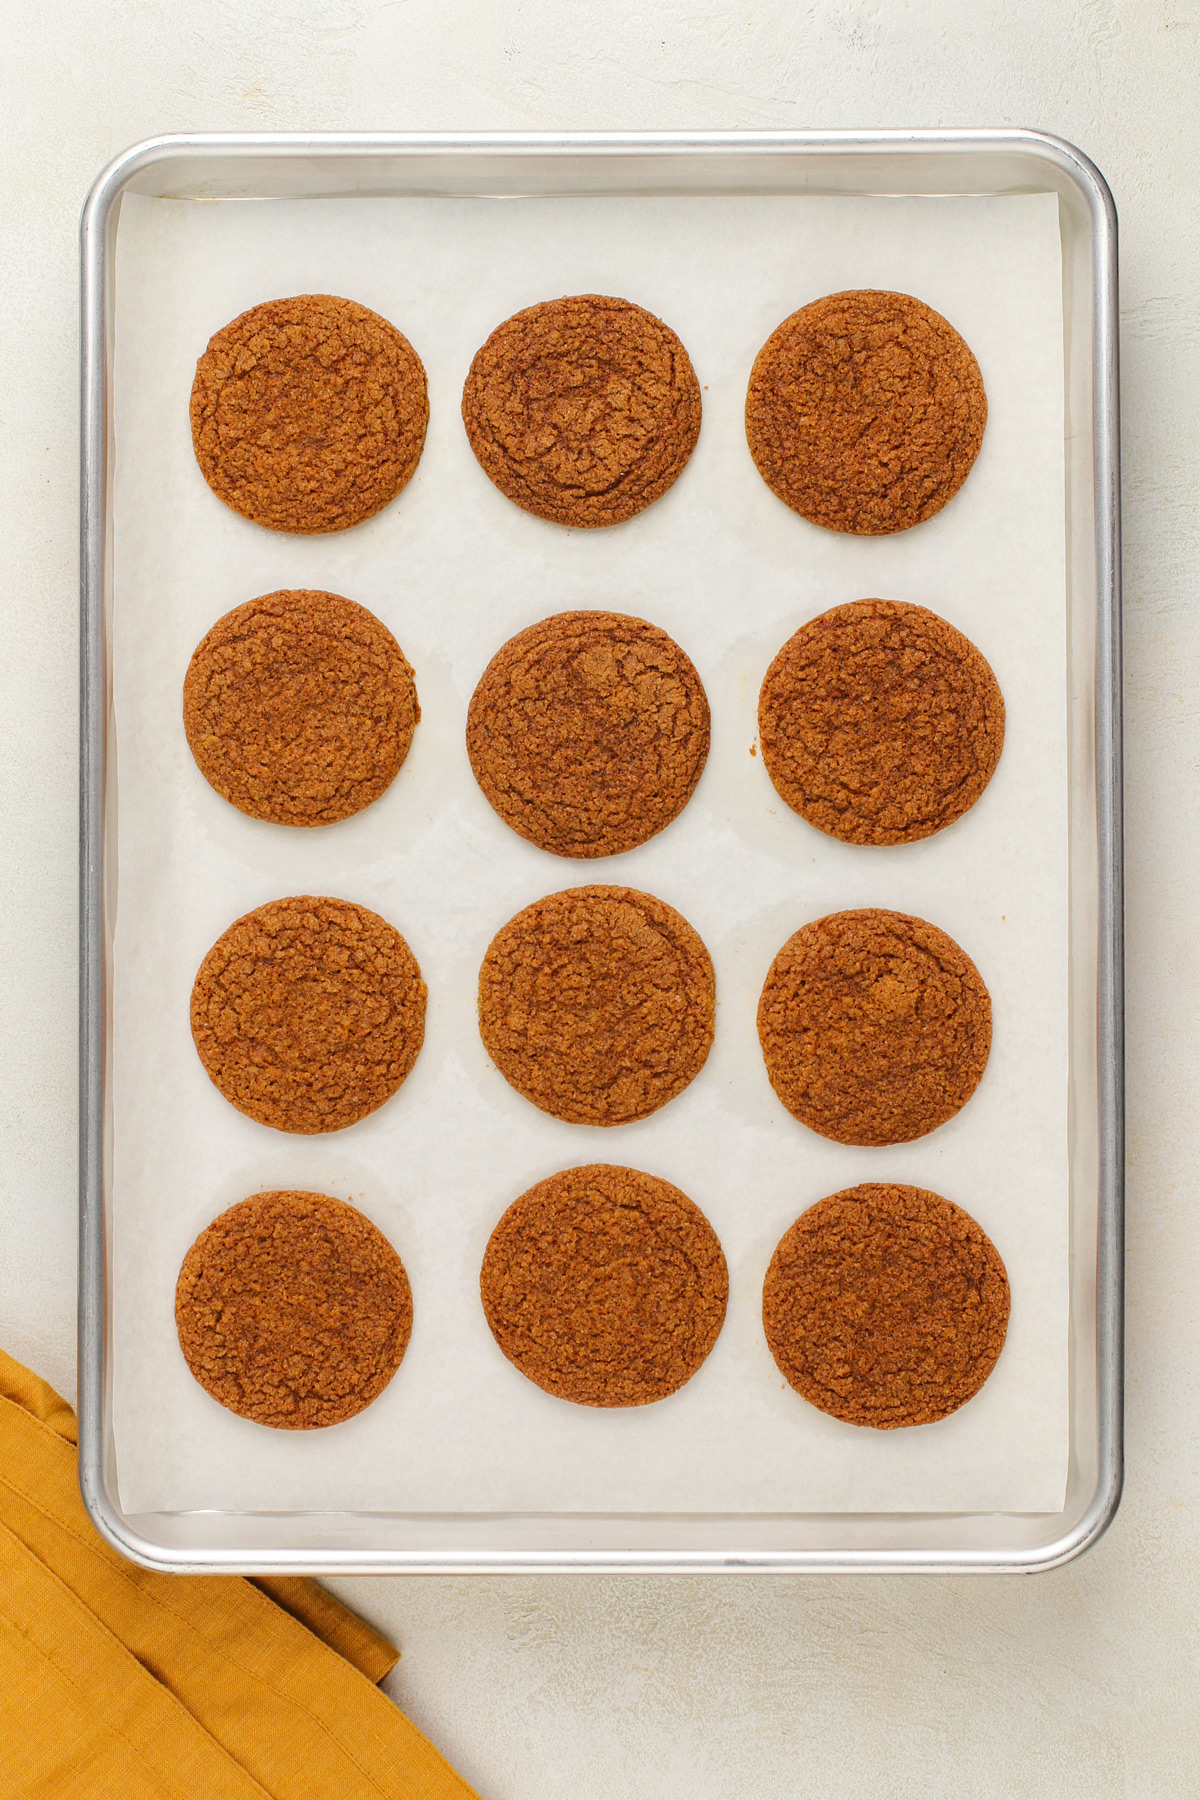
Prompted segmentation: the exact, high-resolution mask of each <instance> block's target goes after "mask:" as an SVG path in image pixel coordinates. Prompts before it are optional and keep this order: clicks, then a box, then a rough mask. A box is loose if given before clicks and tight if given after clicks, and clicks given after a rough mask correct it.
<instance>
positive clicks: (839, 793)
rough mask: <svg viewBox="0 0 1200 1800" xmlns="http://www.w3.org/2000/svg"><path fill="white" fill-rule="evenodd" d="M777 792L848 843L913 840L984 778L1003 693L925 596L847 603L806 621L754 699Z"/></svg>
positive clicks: (976, 792)
mask: <svg viewBox="0 0 1200 1800" xmlns="http://www.w3.org/2000/svg"><path fill="white" fill-rule="evenodd" d="M758 731H759V737H760V739H761V742H762V753H763V762H764V763H765V764H766V769H767V773H768V775H770V777H771V780H772V781H773V782H774V784H775V788H776V791H777V792H778V794H779V796H780V798H781V799H782V800H786V801H787V803H788V805H789V806H790V807H792V809H793V810H794V811H795V812H798V813H799V814H800V815H801V817H802V818H805V819H807V820H808V822H809V824H810V825H815V826H816V827H817V828H818V830H820V831H827V832H828V833H829V834H830V836H831V837H836V838H841V840H842V842H843V843H846V844H910V843H912V842H913V841H914V840H915V839H917V838H924V837H930V836H931V835H932V834H933V833H934V832H935V831H941V830H942V829H943V828H944V827H945V826H947V825H952V824H953V823H954V821H955V819H958V818H961V817H962V815H963V813H965V812H966V811H967V809H968V807H971V806H974V804H975V802H976V800H978V798H979V796H980V794H982V792H983V790H984V788H985V787H986V786H987V784H988V782H989V781H990V780H991V778H992V772H993V770H994V769H995V767H996V763H997V761H998V760H999V757H1000V751H1001V748H1002V746H1003V744H1004V701H1003V699H1002V698H1001V695H1000V689H999V688H998V687H997V685H996V677H995V676H994V675H993V674H992V671H991V669H990V668H989V666H988V664H987V663H986V662H985V661H984V659H983V657H982V656H981V655H980V654H979V652H978V650H977V649H976V648H975V646H974V644H972V643H971V642H970V640H969V639H968V638H965V637H964V636H963V635H962V633H961V632H960V631H955V629H954V627H953V625H947V623H946V621H945V619H939V618H938V616H937V614H936V613H931V612H927V611H926V609H925V608H924V607H923V606H908V605H905V604H903V603H902V602H900V601H896V600H856V601H854V602H853V604H852V605H850V606H835V607H834V608H833V610H832V612H827V613H823V614H822V615H821V617H820V618H819V619H813V620H812V621H811V623H810V624H808V625H802V626H801V627H800V630H799V631H797V632H796V633H795V634H794V635H793V636H792V637H790V638H789V639H788V641H787V643H786V644H785V645H784V646H783V649H782V650H781V651H780V652H779V655H778V656H777V657H776V658H775V660H774V662H773V663H772V664H771V666H770V668H769V669H768V670H767V673H766V676H765V678H764V680H763V684H762V692H761V694H760V695H759V700H758Z"/></svg>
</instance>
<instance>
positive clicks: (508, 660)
mask: <svg viewBox="0 0 1200 1800" xmlns="http://www.w3.org/2000/svg"><path fill="white" fill-rule="evenodd" d="M708 742H709V710H708V700H707V697H706V695H705V692H704V688H703V685H702V683H701V681H700V677H699V675H697V673H696V671H695V669H694V668H693V666H692V664H691V662H690V660H689V659H688V657H687V656H685V654H684V652H683V651H682V650H681V649H680V648H679V645H678V644H676V643H675V642H674V640H673V639H671V638H669V637H668V636H667V634H666V632H665V631H660V630H659V629H658V627H657V626H656V625H650V624H648V623H647V622H646V620H644V619H637V618H631V617H628V616H627V615H625V614H623V613H609V612H569V613H557V614H556V615H555V616H554V617H553V618H549V619H542V620H541V621H540V622H539V623H538V624H537V625H531V626H529V628H528V629H527V630H525V631H521V632H518V633H517V635H516V637H514V638H510V639H509V641H508V643H507V644H505V645H504V646H503V647H502V648H501V649H500V650H498V651H497V653H496V655H495V656H494V657H493V658H492V660H491V662H490V663H489V664H488V666H487V668H486V669H485V670H484V673H483V676H482V678H481V680H480V682H479V685H478V687H477V688H476V689H475V693H474V695H473V696H472V699H471V705H470V709H469V711H468V713H467V752H468V755H469V756H470V758H471V767H472V769H473V770H474V772H475V779H476V781H478V783H479V785H480V787H481V788H482V790H483V792H484V794H485V795H486V796H487V799H488V800H489V802H490V803H491V805H492V806H493V808H494V809H495V811H496V812H497V813H498V814H499V815H500V817H501V818H502V819H503V820H504V822H505V824H506V825H510V826H511V827H512V829H513V830H514V831H516V832H518V833H519V834H520V836H521V837H523V838H526V839H527V840H528V841H529V842H530V843H533V844H537V845H538V846H539V848H541V849H543V850H549V851H552V852H553V853H554V854H555V855H557V856H573V857H592V856H617V855H619V854H620V853H621V852H622V851H625V850H632V849H634V848H636V846H637V845H639V844H644V843H645V842H646V840H647V839H648V838H651V837H653V836H654V835H655V833H656V832H659V831H662V830H663V828H664V827H665V826H667V825H669V824H670V823H671V821H672V820H673V819H675V818H677V817H678V815H679V814H680V813H681V812H682V811H683V809H684V807H685V806H686V805H687V803H688V801H689V800H690V798H691V796H692V793H693V791H694V789H695V786H696V783H697V782H698V781H699V779H700V775H701V772H702V770H703V768H704V763H705V759H706V758H707V756H708Z"/></svg>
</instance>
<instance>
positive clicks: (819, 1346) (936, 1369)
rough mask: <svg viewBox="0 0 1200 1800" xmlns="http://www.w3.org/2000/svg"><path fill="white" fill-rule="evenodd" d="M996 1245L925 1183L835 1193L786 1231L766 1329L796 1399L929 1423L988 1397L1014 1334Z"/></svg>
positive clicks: (882, 1418) (885, 1421)
mask: <svg viewBox="0 0 1200 1800" xmlns="http://www.w3.org/2000/svg"><path fill="white" fill-rule="evenodd" d="M1008 1314H1009V1287H1008V1276H1007V1273H1006V1272H1005V1268H1004V1263H1003V1261H1002V1260H1001V1258H1000V1254H999V1252H998V1251H997V1249H996V1247H995V1245H994V1244H993V1243H992V1242H991V1239H990V1238H989V1237H988V1236H987V1234H986V1232H984V1231H983V1229H982V1227H981V1226H979V1225H978V1224H977V1223H976V1221H975V1220H974V1219H973V1218H972V1217H971V1215H970V1214H969V1213H967V1212H964V1211H963V1209H962V1207H960V1206H955V1205H954V1204H953V1202H952V1201H949V1200H944V1199H943V1198H942V1197H941V1195H940V1194H932V1193H929V1192H928V1191H927V1190H926V1189H924V1188H915V1187H892V1186H886V1185H883V1184H867V1185H864V1186H862V1187H855V1188H847V1189H846V1190H845V1191H844V1192H843V1193H840V1194H831V1195H830V1196H829V1197H828V1199H825V1200H819V1201H818V1202H817V1204H816V1205H815V1206H810V1207H809V1209H808V1211H807V1212H804V1213H801V1215H800V1217H799V1218H798V1219H797V1220H796V1222H795V1224H794V1225H793V1226H792V1227H791V1229H790V1230H789V1231H787V1232H785V1233H784V1235H783V1237H782V1238H781V1239H780V1240H779V1243H778V1245H777V1247H776V1250H775V1254H774V1255H773V1256H772V1258H771V1263H770V1267H769V1268H768V1270H767V1276H766V1280H765V1281H764V1283H763V1329H764V1331H765V1332H766V1337H767V1343H768V1344H769V1346H770V1349H771V1354H772V1356H773V1357H774V1358H775V1361H776V1363H777V1364H778V1367H779V1371H780V1373H781V1374H782V1375H783V1376H784V1378H785V1380H786V1381H788V1382H789V1383H790V1385H791V1386H792V1387H793V1388H795V1390H796V1392H797V1393H798V1394H802V1395H803V1396H804V1398H805V1399H806V1400H808V1401H810V1402H811V1404H812V1405H813V1406H817V1407H819V1408H820V1409H821V1411H822V1412H825V1413H831V1414H832V1416H833V1417H834V1418H835V1419H842V1420H843V1421H845V1423H847V1424H849V1425H870V1426H873V1427H874V1428H875V1429H876V1430H878V1431H889V1430H892V1429H894V1428H895V1427H897V1426H905V1425H929V1424H932V1423H933V1422H934V1421H935V1420H938V1419H944V1418H946V1417H947V1416H948V1415H949V1414H950V1413H952V1412H955V1411H957V1409H958V1408H959V1407H960V1406H963V1405H964V1404H965V1403H966V1402H967V1401H968V1400H970V1399H971V1398H972V1397H973V1396H974V1395H975V1394H977V1393H978V1392H979V1390H980V1388H981V1387H982V1386H983V1384H984V1382H985V1381H986V1380H987V1378H988V1376H989V1375H990V1374H991V1372H992V1370H993V1369H994V1368H995V1366H996V1362H997V1359H998V1358H999V1355H1000V1352H1001V1350H1002V1349H1003V1348H1004V1339H1005V1334H1006V1332H1007V1329H1008Z"/></svg>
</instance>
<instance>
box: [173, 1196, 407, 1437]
mask: <svg viewBox="0 0 1200 1800" xmlns="http://www.w3.org/2000/svg"><path fill="white" fill-rule="evenodd" d="M412 1318H413V1308H412V1293H411V1291H410V1289H409V1285H408V1276H407V1275H406V1274H405V1272H404V1265H403V1263H402V1262H401V1261H400V1258H399V1257H398V1256H397V1255H396V1252H395V1251H394V1250H393V1249H392V1246H391V1245H390V1244H389V1243H388V1241H387V1239H386V1238H385V1237H384V1235H383V1233H382V1232H381V1231H378V1230H376V1228H375V1226H374V1225H372V1223H371V1221H370V1220H369V1219H366V1218H364V1217H363V1215H362V1213H360V1212H357V1211H356V1210H355V1208H354V1207H352V1206H346V1205H345V1204H344V1203H343V1202H342V1201H341V1200H332V1199H330V1197H329V1195H328V1194H301V1193H274V1194H255V1195H253V1196H252V1198H251V1199H249V1200H243V1201H241V1202H240V1204H239V1205H237V1206H231V1207H230V1208H229V1210H228V1212H223V1213H222V1214H221V1216H220V1218H218V1219H214V1220H213V1222H212V1224H211V1225H210V1226H209V1227H208V1229H207V1230H206V1231H202V1232H201V1233H200V1236H199V1237H198V1238H197V1239H196V1241H195V1243H194V1244H193V1245H192V1247H191V1249H190V1250H189V1251H188V1253H187V1255H186V1256H185V1257H184V1259H183V1267H182V1268H181V1269H180V1271H179V1281H178V1283H177V1285H176V1288H175V1325H176V1329H177V1330H178V1332H179V1342H180V1346H181V1348H182V1350H183V1354H184V1356H185V1357H186V1358H187V1365H188V1368H189V1369H190V1370H191V1371H192V1374H193V1375H194V1376H195V1377H196V1380H197V1381H198V1382H199V1383H200V1385H201V1387H203V1388H207V1390H208V1392H209V1393H210V1394H211V1395H212V1397H213V1399H214V1400H219V1401H220V1402H221V1405H222V1406H227V1407H228V1408H229V1410H230V1411H231V1412H235V1413H240V1415H241V1416H242V1418H243V1419H253V1420H254V1421H255V1423H256V1424H259V1425H273V1426H276V1427H277V1428H279V1429H280V1430H284V1431H311V1430H313V1429H314V1428H315V1427H317V1426H320V1425H337V1424H339V1423H340V1422H341V1421H342V1420H343V1419H350V1418H353V1416H354V1414H355V1413H358V1412H361V1411H362V1410H363V1408H364V1407H365V1406H370V1404H371V1402H372V1400H374V1399H376V1398H377V1397H378V1395H380V1394H381V1393H382V1392H383V1390H384V1388H385V1387H386V1386H387V1384H388V1382H389V1381H390V1380H391V1379H392V1376H393V1375H394V1374H395V1373H396V1370H397V1369H398V1368H399V1367H400V1359H401V1358H402V1357H403V1355H404V1352H405V1350H406V1349H407V1347H408V1339H409V1334H410V1333H411V1331H412Z"/></svg>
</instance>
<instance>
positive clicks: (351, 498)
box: [191, 294, 429, 532]
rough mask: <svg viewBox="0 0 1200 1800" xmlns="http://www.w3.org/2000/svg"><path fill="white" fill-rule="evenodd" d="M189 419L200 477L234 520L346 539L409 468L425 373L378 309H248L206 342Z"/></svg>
mask: <svg viewBox="0 0 1200 1800" xmlns="http://www.w3.org/2000/svg"><path fill="white" fill-rule="evenodd" d="M191 417H192V444H193V446H194V448H195V451H196V461H197V462H198V463H199V464H200V470H201V473H202V474H203V476H204V479H205V481H207V483H208V485H209V487H210V488H211V489H212V491H213V493H214V494H216V496H217V498H218V499H220V500H224V502H225V504H226V505H227V506H231V507H232V508H233V510H234V512H237V513H241V515H242V517H243V518H246V519H253V521H254V523H255V524H256V525H266V526H268V527H269V528H270V529H271V530H272V531H295V532H317V531H345V530H346V528H347V526H350V525H358V524H360V523H361V521H362V520H363V519H369V518H370V517H371V515H372V513H377V512H378V511H379V510H380V508H381V507H383V506H386V505H387V503H388V501H389V500H392V499H394V498H395V496H396V495H397V494H398V493H399V492H400V489H401V488H402V487H403V486H404V484H405V482H407V481H408V479H409V477H410V476H411V475H412V472H413V470H414V469H415V468H416V466H417V460H418V458H419V457H420V454H421V447H422V445H423V444H424V442H425V427H426V425H427V424H428V422H429V400H428V397H427V393H426V386H425V370H424V368H423V367H422V364H421V359H420V357H419V356H418V355H417V353H416V351H415V350H414V349H413V347H412V345H411V344H410V343H409V341H408V339H407V338H406V337H403V336H402V335H401V334H400V332H398V331H397V330H396V327H395V326H394V325H389V324H388V322H387V320H386V319H381V318H380V316H379V314H378V313H374V312H371V311H369V309H368V308H367V307H365V306H359V305H358V304H357V303H356V302H355V301H353V300H339V299H338V298H337V297H336V296H335V295H333V294H297V295H295V296H294V297H293V298H292V299H290V300H268V301H266V302H265V303H264V304H263V305H262V306H252V307H251V308H250V310H249V312H244V313H241V314H240V315H239V316H238V317H237V318H236V319H234V320H233V321H232V323H230V324H229V325H226V326H225V327H224V329H223V330H221V331H218V332H217V333H216V335H215V337H212V338H210V339H209V344H208V348H207V350H206V351H205V352H204V354H203V356H202V357H201V358H200V360H199V362H198V363H197V364H196V379H195V381H194V382H193V384H192V400H191Z"/></svg>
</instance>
